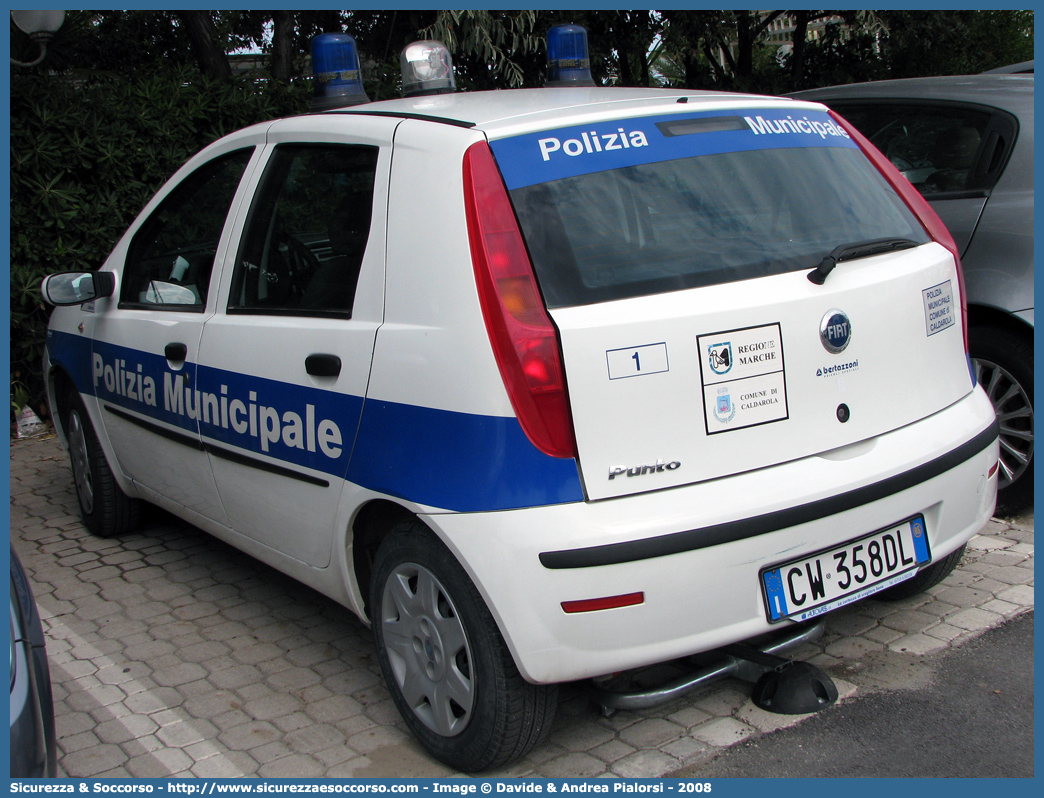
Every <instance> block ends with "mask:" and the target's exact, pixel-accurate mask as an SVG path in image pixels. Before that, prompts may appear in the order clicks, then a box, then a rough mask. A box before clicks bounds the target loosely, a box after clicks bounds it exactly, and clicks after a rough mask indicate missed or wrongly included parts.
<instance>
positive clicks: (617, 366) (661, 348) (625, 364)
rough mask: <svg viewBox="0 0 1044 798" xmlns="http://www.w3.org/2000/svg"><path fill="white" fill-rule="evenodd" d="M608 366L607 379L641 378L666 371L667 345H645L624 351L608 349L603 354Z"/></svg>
mask: <svg viewBox="0 0 1044 798" xmlns="http://www.w3.org/2000/svg"><path fill="white" fill-rule="evenodd" d="M605 359H606V362H607V363H608V365H609V379H611V380H622V379H624V378H626V377H641V376H643V375H646V374H659V373H660V372H663V371H668V370H669V369H668V368H667V344H646V345H645V346H631V347H628V348H626V349H610V350H609V351H607V352H606V353H605Z"/></svg>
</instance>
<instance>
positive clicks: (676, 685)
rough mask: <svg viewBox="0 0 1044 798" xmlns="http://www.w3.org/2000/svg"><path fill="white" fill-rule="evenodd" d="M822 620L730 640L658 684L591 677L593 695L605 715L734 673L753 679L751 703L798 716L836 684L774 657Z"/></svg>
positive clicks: (818, 704)
mask: <svg viewBox="0 0 1044 798" xmlns="http://www.w3.org/2000/svg"><path fill="white" fill-rule="evenodd" d="M825 626H826V624H825V622H824V621H822V620H820V621H817V622H815V623H812V624H810V625H800V626H795V627H794V628H792V629H789V630H787V631H786V632H785V633H783V634H782V635H778V636H776V637H774V638H773V639H771V640H769V641H768V642H763V643H761V644H758V645H747V644H736V645H731V646H725V647H724V648H720V649H717V650H716V651H711V652H707V654H706V655H701V656H700V657H699V658H698V659H700V660H707V659H709V661H706V662H703V663H702V664H699V665H694V666H692V667H691V668H690V669H688V672H687V673H685V674H683V675H682V676H681V677H676V678H674V679H671V680H669V681H667V682H666V683H664V684H659V685H656V686H652V687H640V688H638V689H630V690H623V689H621V690H617V689H614V687H613V686H612V685H613V684H614V682H616V681H617V680H616V679H615V678H609V679H602V680H595V682H594V690H595V700H596V701H597V702H598V704H599V705H600V706H601V709H602V713H603V714H604V715H605V716H606V717H609V716H611V715H613V714H614V713H615V712H616V711H617V710H620V709H632V710H634V709H648V708H650V707H655V706H659V705H660V704H665V703H667V702H668V701H673V700H674V699H675V698H678V697H680V696H683V695H685V694H686V693H689V692H691V691H693V690H695V689H697V688H699V687H704V686H706V685H708V684H711V683H712V682H716V681H719V680H720V679H725V678H727V677H729V676H735V677H736V678H738V679H743V680H744V681H747V682H753V683H754V690H753V693H752V695H751V698H752V700H753V701H754V705H755V706H757V707H759V708H761V709H764V710H765V711H767V712H775V713H777V714H782V715H802V714H806V713H809V712H818V711H819V710H821V709H825V708H826V707H828V706H830V705H831V704H833V703H834V702H835V701H836V700H837V687H836V686H835V685H834V683H833V681H831V679H830V677H829V676H827V674H826V673H824V672H823V671H822V670H820V669H819V668H817V667H816V666H815V665H811V664H809V663H807V662H798V661H795V660H789V659H785V658H784V657H781V656H779V654H781V653H782V652H784V651H787V650H789V649H792V648H795V647H797V646H798V645H800V644H802V643H808V642H812V641H813V640H817V639H819V637H821V636H822V634H823V630H824V628H825Z"/></svg>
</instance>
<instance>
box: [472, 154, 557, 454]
mask: <svg viewBox="0 0 1044 798" xmlns="http://www.w3.org/2000/svg"><path fill="white" fill-rule="evenodd" d="M464 207H465V213H466V214H467V221H468V237H469V238H470V241H471V259H472V262H473V264H474V267H475V281H476V283H477V285H478V295H479V302H480V304H481V305H482V315H483V317H484V318H485V320H486V330H487V332H488V333H489V340H490V343H491V344H492V346H493V353H494V355H495V357H496V360H497V365H498V366H499V367H500V375H501V377H502V379H503V380H504V387H505V388H506V389H507V393H508V397H509V398H510V399H511V405H512V407H514V409H515V415H516V416H517V417H518V421H519V424H521V426H522V429H523V430H524V431H525V433H526V435H527V436H528V437H529V440H531V441H532V442H533V445H534V446H536V447H537V448H538V449H540V451H542V452H544V453H545V454H549V455H551V456H552V457H576V443H575V438H574V435H573V422H572V418H571V416H570V414H569V396H568V394H567V393H566V385H565V373H564V371H563V369H562V355H561V351H560V348H559V345H558V333H557V331H556V330H555V327H554V325H553V324H552V323H551V319H550V317H549V316H548V315H547V310H546V308H545V307H544V301H543V298H542V297H541V296H540V290H539V289H538V287H537V282H536V277H535V275H534V274H533V265H532V263H531V262H530V260H529V253H528V252H526V247H525V244H524V243H523V241H522V233H521V231H520V230H519V229H518V221H517V220H516V219H515V212H514V210H513V209H512V207H511V201H510V200H509V199H508V194H507V189H506V188H505V186H504V180H503V178H501V176H500V170H499V169H497V165H496V162H495V161H494V160H493V153H492V152H490V149H489V145H487V144H486V143H485V142H479V143H477V144H474V145H472V146H471V147H470V148H469V149H468V151H467V152H466V153H465V154H464Z"/></svg>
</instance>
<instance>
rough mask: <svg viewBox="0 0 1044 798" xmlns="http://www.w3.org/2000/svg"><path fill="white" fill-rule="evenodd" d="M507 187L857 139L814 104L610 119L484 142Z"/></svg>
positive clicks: (843, 144)
mask: <svg viewBox="0 0 1044 798" xmlns="http://www.w3.org/2000/svg"><path fill="white" fill-rule="evenodd" d="M490 147H491V148H492V150H493V154H494V155H495V156H496V159H497V165H498V166H499V167H500V171H501V174H502V175H503V176H504V181H505V183H506V184H507V187H508V189H509V190H511V189H516V188H523V187H525V186H531V185H535V184H537V183H547V182H549V181H552V180H561V179H562V178H565V177H576V176H577V175H584V174H591V173H593V172H604V171H607V170H610V169H620V168H622V167H627V166H637V165H638V164H645V163H656V162H658V161H671V160H676V159H679V158H692V157H694V156H699V155H715V154H718V153H723V152H741V151H745V150H761V149H779V148H784V147H845V148H850V149H858V145H857V144H856V143H855V142H853V141H852V139H851V138H849V136H848V134H847V133H846V132H845V131H844V130H843V129H842V128H841V127H840V125H838V124H837V123H835V122H834V121H833V119H831V118H830V116H829V114H827V113H824V112H821V111H819V112H817V111H793V112H791V113H787V109H784V108H772V109H761V110H757V109H749V110H747V109H744V110H733V111H708V112H704V113H699V114H684V115H679V114H671V115H667V116H651V117H639V118H636V119H615V120H611V121H604V122H594V123H592V124H589V125H576V126H572V127H564V128H558V129H555V130H543V131H540V132H538V133H527V134H525V135H522V136H513V137H511V138H506V139H498V140H496V141H492V142H490Z"/></svg>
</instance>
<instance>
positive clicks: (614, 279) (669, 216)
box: [492, 111, 928, 308]
mask: <svg viewBox="0 0 1044 798" xmlns="http://www.w3.org/2000/svg"><path fill="white" fill-rule="evenodd" d="M613 128H615V132H616V134H617V135H616V138H615V139H614V140H610V138H609V137H608V134H607V133H603V132H602V130H600V129H598V128H592V129H591V130H586V129H585V130H582V131H579V133H577V132H576V131H575V130H568V131H564V132H559V131H552V132H549V133H546V134H544V133H541V134H538V135H537V136H532V137H528V138H532V139H533V141H531V142H520V141H514V142H512V144H510V145H507V146H500V147H499V148H498V144H500V142H493V144H492V147H493V149H494V152H495V153H496V154H497V157H498V164H499V165H500V166H501V170H502V173H503V174H504V176H505V180H506V181H507V183H508V187H509V190H510V193H511V199H512V202H513V203H514V206H515V211H516V214H517V215H518V218H519V223H520V226H521V228H522V231H523V235H524V236H525V239H526V245H527V247H528V248H529V251H530V256H531V258H532V260H533V265H534V268H535V270H536V273H537V276H538V279H539V281H540V287H541V290H542V291H543V292H544V299H545V301H546V302H547V305H548V307H552V308H554V307H567V306H573V305H584V304H591V303H595V302H604V301H609V300H614V299H625V298H629V297H635V296H644V295H649V294H656V293H661V292H664V291H674V290H681V289H685V288H693V287H699V286H707V285H716V284H720V283H727V282H734V281H738V280H747V279H751V278H755V277H763V276H768V275H773V274H780V273H783V272H788V271H796V270H800V269H812V268H815V267H816V266H817V265H818V263H819V262H820V261H821V260H822V258H823V256H824V255H826V254H828V253H829V252H830V251H831V250H832V249H834V247H836V246H838V245H839V244H845V243H854V242H858V241H866V240H870V239H878V238H905V239H910V240H912V241H914V242H915V243H918V244H920V243H925V242H927V241H928V236H927V235H926V234H925V232H924V229H923V228H922V227H921V225H920V223H919V222H918V221H917V220H916V218H915V217H914V216H913V214H911V213H910V211H909V209H908V208H907V207H906V205H905V204H904V203H903V202H902V200H901V199H900V198H898V197H897V196H896V195H895V194H894V192H893V191H892V190H891V188H890V187H889V186H888V185H887V183H886V182H885V180H884V179H883V178H882V177H881V176H880V175H879V174H878V172H877V170H876V169H874V167H873V166H872V165H871V164H870V163H869V162H868V161H867V160H866V158H865V157H864V156H863V155H862V153H861V151H860V150H859V149H858V148H857V147H856V146H855V145H854V143H853V142H851V140H850V139H848V138H847V136H845V135H843V133H842V131H841V130H840V128H838V127H836V126H835V125H834V124H833V123H832V121H831V120H830V118H829V117H828V116H827V115H826V114H814V113H809V114H800V115H798V116H793V115H791V116H789V117H788V116H787V115H786V114H781V113H780V112H779V111H775V112H773V114H772V115H771V116H770V115H769V114H768V113H765V112H759V113H755V112H750V113H749V116H748V114H747V113H744V115H743V116H735V115H732V116H722V115H721V114H720V113H719V114H718V115H717V116H707V115H703V116H696V117H693V118H689V119H686V118H677V117H670V118H667V119H666V120H664V119H650V120H625V121H624V122H623V123H622V124H620V123H615V124H612V125H611V129H613ZM596 135H597V136H599V137H600V139H599V140H597V142H596V139H595V136H596ZM625 142H626V144H627V146H626V147H624V146H623V145H624V143H625ZM527 143H528V144H529V145H530V146H529V147H528V150H527V148H526V147H525V144H527ZM611 144H617V145H618V146H619V149H613V150H608V149H606V148H607V147H608V146H609V145H611ZM519 145H522V146H519ZM533 145H535V148H536V149H535V150H534V149H533ZM599 146H600V147H601V150H600V151H599V149H598V147H599ZM545 156H546V157H545ZM526 158H528V160H529V161H530V163H529V165H528V167H529V168H528V170H523V169H520V168H518V164H517V162H518V161H519V160H525V159H526ZM556 158H558V164H557V166H558V167H559V168H560V169H563V170H566V171H568V172H572V174H562V173H561V172H560V171H556V169H555V168H542V167H548V166H549V165H551V164H552V163H553V161H554V159H556ZM614 163H619V165H618V166H615V167H614ZM606 167H608V168H606ZM588 169H590V171H588ZM527 172H528V175H529V176H526V174H527ZM542 172H543V173H544V174H546V175H548V176H549V177H550V178H551V179H548V180H539V179H538V178H539V176H540V174H541V173H542ZM576 172H580V173H576ZM535 178H537V179H535ZM513 183H514V184H515V185H512V184H513Z"/></svg>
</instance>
